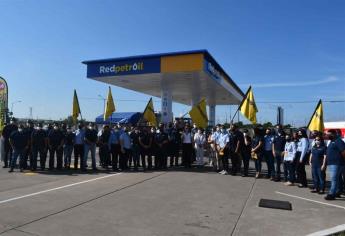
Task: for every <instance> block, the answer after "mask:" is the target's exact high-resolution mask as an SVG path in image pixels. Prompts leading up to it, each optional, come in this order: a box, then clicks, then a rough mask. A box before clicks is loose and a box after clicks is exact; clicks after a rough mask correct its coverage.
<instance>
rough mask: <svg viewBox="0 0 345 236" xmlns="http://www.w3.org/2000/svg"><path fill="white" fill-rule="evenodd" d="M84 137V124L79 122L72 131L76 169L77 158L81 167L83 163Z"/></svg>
mask: <svg viewBox="0 0 345 236" xmlns="http://www.w3.org/2000/svg"><path fill="white" fill-rule="evenodd" d="M84 137H85V130H84V125H83V124H79V125H78V129H77V130H76V131H75V132H74V170H77V169H78V160H80V166H81V167H82V164H83V158H84Z"/></svg>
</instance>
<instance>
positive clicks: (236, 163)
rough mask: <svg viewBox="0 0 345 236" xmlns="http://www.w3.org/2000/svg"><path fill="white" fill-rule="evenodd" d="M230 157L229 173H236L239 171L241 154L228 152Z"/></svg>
mask: <svg viewBox="0 0 345 236" xmlns="http://www.w3.org/2000/svg"><path fill="white" fill-rule="evenodd" d="M230 159H231V173H232V174H236V173H237V172H240V171H241V156H240V154H238V153H235V152H231V153H230Z"/></svg>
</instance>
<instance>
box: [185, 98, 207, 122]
mask: <svg viewBox="0 0 345 236" xmlns="http://www.w3.org/2000/svg"><path fill="white" fill-rule="evenodd" d="M189 115H190V118H192V121H193V123H195V124H196V125H197V127H199V128H206V127H207V125H208V118H207V112H206V99H205V98H204V99H202V100H201V101H200V102H199V103H198V104H197V105H196V106H193V107H192V110H190V111H189Z"/></svg>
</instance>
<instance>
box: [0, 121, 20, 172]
mask: <svg viewBox="0 0 345 236" xmlns="http://www.w3.org/2000/svg"><path fill="white" fill-rule="evenodd" d="M17 130H18V126H17V124H16V119H15V118H11V120H10V123H9V124H7V125H6V126H5V127H4V129H3V130H2V137H3V139H4V149H5V153H4V154H5V157H4V168H8V167H9V165H10V161H11V158H12V151H13V150H12V147H11V144H10V136H11V134H12V133H13V132H14V131H17Z"/></svg>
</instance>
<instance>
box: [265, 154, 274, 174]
mask: <svg viewBox="0 0 345 236" xmlns="http://www.w3.org/2000/svg"><path fill="white" fill-rule="evenodd" d="M265 159H266V163H267V172H268V173H267V175H268V177H273V176H275V170H274V159H273V153H272V150H270V151H265Z"/></svg>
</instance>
